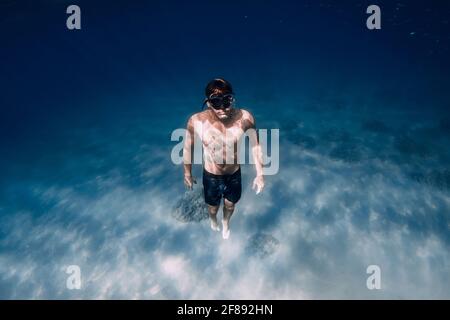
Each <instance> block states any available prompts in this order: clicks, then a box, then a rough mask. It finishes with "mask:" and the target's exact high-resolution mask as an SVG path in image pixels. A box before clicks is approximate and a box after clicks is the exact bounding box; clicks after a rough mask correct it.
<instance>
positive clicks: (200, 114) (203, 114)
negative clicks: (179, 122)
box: [189, 110, 208, 121]
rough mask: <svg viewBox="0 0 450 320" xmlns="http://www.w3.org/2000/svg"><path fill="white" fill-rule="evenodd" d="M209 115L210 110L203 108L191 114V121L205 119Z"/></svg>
mask: <svg viewBox="0 0 450 320" xmlns="http://www.w3.org/2000/svg"><path fill="white" fill-rule="evenodd" d="M207 117H208V110H203V111H200V112H197V113H194V114H193V115H192V116H190V117H189V121H196V120H205V119H206V118H207Z"/></svg>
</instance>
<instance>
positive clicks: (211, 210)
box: [208, 204, 219, 214]
mask: <svg viewBox="0 0 450 320" xmlns="http://www.w3.org/2000/svg"><path fill="white" fill-rule="evenodd" d="M217 211H219V206H211V205H209V204H208V212H209V213H210V214H217Z"/></svg>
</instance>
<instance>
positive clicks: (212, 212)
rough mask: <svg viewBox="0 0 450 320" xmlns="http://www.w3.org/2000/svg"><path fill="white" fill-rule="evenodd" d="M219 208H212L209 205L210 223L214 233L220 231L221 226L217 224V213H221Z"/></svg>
mask: <svg viewBox="0 0 450 320" xmlns="http://www.w3.org/2000/svg"><path fill="white" fill-rule="evenodd" d="M219 206H220V205H217V206H211V205H209V204H208V213H209V221H210V222H211V229H213V230H214V231H220V227H219V224H218V223H217V212H218V211H219Z"/></svg>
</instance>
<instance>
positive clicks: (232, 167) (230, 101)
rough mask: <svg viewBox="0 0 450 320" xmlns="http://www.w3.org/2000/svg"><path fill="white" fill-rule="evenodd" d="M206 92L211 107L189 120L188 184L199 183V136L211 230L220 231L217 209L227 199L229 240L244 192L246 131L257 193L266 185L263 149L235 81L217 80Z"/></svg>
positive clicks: (225, 213) (224, 220)
mask: <svg viewBox="0 0 450 320" xmlns="http://www.w3.org/2000/svg"><path fill="white" fill-rule="evenodd" d="M205 95H206V99H205V101H204V104H203V106H205V104H206V105H207V109H206V110H204V111H202V112H199V113H196V114H194V115H193V116H191V117H190V118H189V121H188V123H187V132H186V139H185V141H184V148H183V161H184V184H185V185H186V186H187V187H188V188H189V189H192V187H193V184H194V183H197V181H196V180H195V178H194V177H193V176H192V158H193V150H194V141H195V140H196V139H195V138H196V137H197V138H198V139H199V141H201V144H202V149H203V160H204V161H203V189H204V197H205V202H206V204H207V206H208V213H209V218H210V222H211V229H213V230H214V231H220V227H219V225H218V223H217V212H218V211H219V207H220V203H221V200H222V198H223V199H224V202H223V218H222V227H223V229H222V237H223V238H224V239H228V238H229V236H230V219H231V216H232V214H233V212H234V209H235V206H236V203H237V202H238V201H239V199H240V198H241V192H242V185H241V167H240V161H238V144H239V143H240V142H241V138H242V137H243V136H244V133H245V134H246V135H247V136H248V137H249V140H250V146H251V153H252V156H253V160H254V163H255V168H256V177H255V179H254V180H253V186H252V188H253V189H254V190H255V191H256V194H258V193H260V192H261V191H262V189H263V188H264V177H263V168H262V152H261V147H260V145H259V141H258V135H257V133H256V127H255V120H254V119H253V116H252V115H251V113H250V112H248V111H247V110H244V109H238V108H235V105H234V104H235V98H234V94H233V89H232V87H231V84H230V83H229V82H228V81H226V80H224V79H214V80H212V81H210V82H209V83H208V85H207V86H206V89H205Z"/></svg>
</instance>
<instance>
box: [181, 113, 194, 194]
mask: <svg viewBox="0 0 450 320" xmlns="http://www.w3.org/2000/svg"><path fill="white" fill-rule="evenodd" d="M193 154H194V124H193V120H192V117H190V118H189V121H188V123H187V128H186V138H185V139H184V147H183V163H184V184H185V185H186V186H187V187H188V188H189V189H192V186H193V183H196V181H195V179H194V178H193V177H192V160H193Z"/></svg>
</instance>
